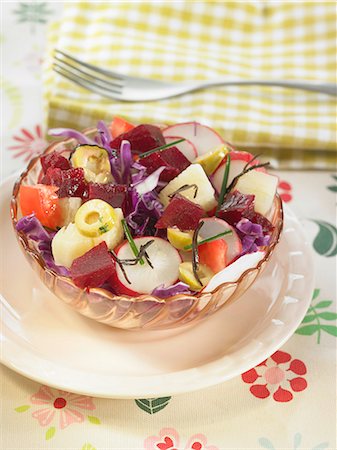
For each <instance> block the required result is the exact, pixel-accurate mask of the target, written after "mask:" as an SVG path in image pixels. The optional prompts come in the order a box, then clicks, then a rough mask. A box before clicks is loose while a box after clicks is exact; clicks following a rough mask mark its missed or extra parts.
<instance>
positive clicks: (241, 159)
mask: <svg viewBox="0 0 337 450" xmlns="http://www.w3.org/2000/svg"><path fill="white" fill-rule="evenodd" d="M230 155H231V164H230V167H229V175H228V181H227V186H229V185H230V183H231V182H232V181H233V179H234V178H235V177H236V176H237V175H239V173H241V172H242V171H243V168H244V167H245V165H246V164H247V163H249V161H252V160H253V158H254V155H252V154H251V153H248V152H238V151H231V152H230ZM255 164H259V161H258V160H256V159H254V161H252V163H251V164H249V165H255ZM225 168H226V158H224V160H223V161H222V163H221V164H220V166H219V167H218V168H217V169H216V171H215V172H214V174H213V175H212V177H211V181H212V184H213V186H214V188H215V190H216V191H217V192H218V193H219V192H220V191H221V186H222V181H223V177H224V173H225ZM256 170H258V171H261V172H266V169H265V168H264V167H259V168H258V169H256Z"/></svg>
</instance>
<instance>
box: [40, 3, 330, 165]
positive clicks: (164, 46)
mask: <svg viewBox="0 0 337 450" xmlns="http://www.w3.org/2000/svg"><path fill="white" fill-rule="evenodd" d="M54 48H58V49H61V50H64V51H66V52H68V53H70V54H72V55H74V56H75V57H78V58H80V59H83V60H85V61H88V62H90V63H92V64H96V65H98V66H101V67H105V68H107V69H111V70H114V71H117V72H121V73H125V74H129V75H137V76H142V77H149V78H157V79H163V80H176V81H179V80H192V79H214V78H219V77H225V78H226V77H227V78H230V79H233V78H238V79H240V78H243V79H249V78H260V79H300V80H305V79H307V80H312V79H316V80H322V81H332V82H334V81H336V9H335V4H334V3H333V2H317V3H313V2H308V3H307V2H304V3H301V2H290V3H289V2H284V3H281V2H277V3H271V2H262V1H260V2H255V3H252V2H247V3H245V2H243V3H242V2H231V3H229V2H206V1H204V2H187V1H185V2H140V3H138V2H137V3H135V2H98V3H94V2H83V3H75V2H69V3H65V5H64V13H63V18H62V20H61V21H59V22H57V23H54V24H52V26H51V28H50V34H49V39H48V55H47V58H46V63H45V70H44V88H45V100H46V113H47V126H48V127H62V126H67V127H74V128H76V129H82V128H84V127H87V126H92V125H95V123H96V121H97V120H98V119H105V120H107V121H110V120H111V118H112V117H113V116H114V115H118V116H122V117H124V118H126V119H128V120H130V121H134V122H137V123H139V122H156V123H175V122H185V121H191V120H196V121H198V122H201V123H205V124H208V125H210V126H212V127H214V128H215V129H217V130H218V131H219V132H220V133H221V135H222V136H224V138H225V139H226V140H227V141H230V142H232V143H233V144H234V145H236V146H237V147H238V148H244V149H247V150H251V151H253V152H255V153H260V152H262V153H263V156H264V159H269V160H270V161H271V162H272V164H273V166H274V167H278V168H286V167H287V168H309V167H310V168H325V169H332V168H334V167H335V163H336V159H335V157H336V153H335V150H336V99H335V97H329V96H327V95H324V94H316V93H310V92H304V91H294V90H290V89H282V88H264V87H257V86H252V87H230V88H228V87H222V88H216V89H209V90H207V91H202V92H198V93H193V94H188V95H185V96H183V97H179V98H174V99H168V100H162V101H158V102H151V103H144V104H141V103H122V102H118V101H112V100H109V99H105V98H102V97H100V96H98V95H96V94H93V93H91V92H88V91H86V90H84V89H82V88H80V87H78V86H77V85H75V84H73V83H71V82H70V81H68V80H66V79H64V78H62V77H61V76H60V75H58V74H56V73H55V72H53V71H52V51H53V49H54Z"/></svg>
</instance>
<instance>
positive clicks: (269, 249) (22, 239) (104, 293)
mask: <svg viewBox="0 0 337 450" xmlns="http://www.w3.org/2000/svg"><path fill="white" fill-rule="evenodd" d="M95 132H97V129H96V128H95V127H89V128H86V129H84V130H83V131H82V133H83V134H84V135H90V134H92V133H95ZM72 143H74V145H78V141H77V140H76V139H75V138H67V139H60V140H55V141H53V142H51V143H50V144H49V145H48V147H47V148H46V149H45V150H44V151H43V152H42V153H39V154H38V155H37V156H35V157H34V158H32V159H31V160H30V161H29V163H28V165H27V167H26V169H25V170H24V171H23V172H22V173H21V174H20V176H19V178H18V179H17V180H16V182H15V184H14V186H13V190H12V197H11V202H10V213H11V220H12V225H13V228H14V232H15V233H16V236H17V239H18V241H19V243H20V244H21V248H22V250H23V252H24V253H25V254H28V255H30V256H31V257H32V258H33V259H34V260H35V261H36V262H37V263H38V264H39V266H40V267H41V269H42V270H43V271H44V272H47V273H48V274H50V275H51V276H52V277H54V278H58V279H60V280H62V281H63V282H67V283H68V284H70V285H71V287H72V288H74V289H75V290H78V291H81V292H82V291H83V289H81V288H79V287H77V286H76V285H75V283H74V282H73V280H72V279H71V278H70V277H66V276H62V275H59V274H58V273H57V272H55V271H54V270H53V269H51V268H48V267H47V266H46V264H45V261H44V259H43V258H42V256H41V255H40V253H39V252H38V251H37V250H36V249H35V247H34V246H32V245H30V242H29V241H30V239H29V238H28V237H27V236H26V234H25V233H24V232H23V231H17V230H16V224H17V222H18V219H17V214H18V210H19V206H18V194H19V189H20V186H21V184H22V183H23V181H24V180H25V178H26V177H27V176H28V174H29V172H30V171H31V170H32V169H33V168H34V167H35V165H36V164H37V163H38V162H39V161H40V158H41V156H43V155H45V154H48V153H51V152H52V151H53V150H54V149H55V148H56V147H58V146H60V145H64V146H66V145H70V144H72ZM76 143H77V144H76ZM273 204H274V205H275V212H274V214H277V213H278V214H277V217H276V220H277V223H276V225H275V228H274V231H273V233H272V236H273V237H274V239H273V242H272V244H270V245H268V246H266V249H265V255H264V256H263V258H262V259H261V260H260V261H259V262H258V263H257V264H256V265H254V266H253V267H249V268H248V269H246V270H245V271H244V272H243V273H242V274H241V275H240V276H239V278H238V279H236V280H234V281H226V282H224V283H221V284H220V285H218V286H217V287H216V288H215V289H214V290H212V291H209V292H203V289H202V290H201V291H199V292H197V293H196V294H182V293H180V294H175V295H172V296H170V297H166V298H162V297H158V296H156V295H153V294H142V295H139V296H137V297H133V296H130V295H127V294H121V295H120V294H113V293H112V292H110V291H108V290H107V289H104V288H90V289H89V292H90V294H91V293H93V294H98V295H100V296H101V297H105V299H107V300H110V301H111V300H115V299H116V298H118V300H126V301H133V302H139V303H140V302H145V301H153V302H156V303H171V302H174V301H177V300H186V299H201V298H203V296H206V295H214V294H216V293H217V292H218V291H219V290H220V289H224V288H226V287H230V286H234V285H238V284H240V283H241V282H242V281H243V279H244V278H246V277H247V276H248V275H249V274H250V273H251V272H253V271H255V270H258V271H260V268H261V266H262V265H263V264H264V263H266V262H267V261H268V260H269V259H270V257H271V255H272V253H273V251H274V248H275V246H276V245H277V244H278V242H279V240H280V237H281V232H282V229H283V224H284V212H283V204H282V200H281V198H280V196H279V194H278V193H276V195H275V198H274V202H273Z"/></svg>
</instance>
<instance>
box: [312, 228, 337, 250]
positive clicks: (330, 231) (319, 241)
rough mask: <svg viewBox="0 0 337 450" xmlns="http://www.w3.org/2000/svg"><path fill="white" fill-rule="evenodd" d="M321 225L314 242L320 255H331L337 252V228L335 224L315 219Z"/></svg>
mask: <svg viewBox="0 0 337 450" xmlns="http://www.w3.org/2000/svg"><path fill="white" fill-rule="evenodd" d="M311 220H312V221H313V222H315V223H317V225H318V226H319V231H318V234H317V235H316V237H315V240H314V242H313V246H314V249H315V250H316V252H317V253H318V254H319V255H322V256H326V257H331V256H335V255H336V254H337V229H336V227H335V226H334V225H332V224H331V223H328V222H324V221H323V220H321V221H320V220H314V219H311Z"/></svg>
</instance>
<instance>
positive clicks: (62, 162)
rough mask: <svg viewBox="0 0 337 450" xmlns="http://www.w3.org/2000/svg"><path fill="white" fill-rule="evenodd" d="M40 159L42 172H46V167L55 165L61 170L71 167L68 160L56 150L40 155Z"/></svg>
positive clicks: (54, 166)
mask: <svg viewBox="0 0 337 450" xmlns="http://www.w3.org/2000/svg"><path fill="white" fill-rule="evenodd" d="M40 160H41V165H42V169H43V172H44V173H46V172H47V170H48V169H50V168H56V167H57V168H58V169H61V170H68V169H71V165H70V162H69V160H68V159H67V158H65V157H64V156H62V155H60V154H59V153H58V152H52V153H48V155H44V156H41V159H40Z"/></svg>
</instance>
